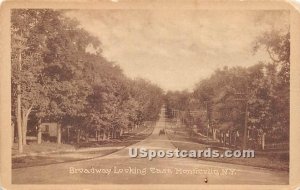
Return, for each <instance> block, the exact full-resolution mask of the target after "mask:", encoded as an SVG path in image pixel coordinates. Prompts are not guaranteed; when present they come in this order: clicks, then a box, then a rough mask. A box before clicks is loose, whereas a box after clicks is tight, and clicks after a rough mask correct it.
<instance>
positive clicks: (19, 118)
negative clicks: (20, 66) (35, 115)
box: [17, 55, 23, 153]
mask: <svg viewBox="0 0 300 190" xmlns="http://www.w3.org/2000/svg"><path fill="white" fill-rule="evenodd" d="M20 57H21V55H20ZM17 88H18V90H17V91H18V98H17V125H18V149H19V153H23V133H22V116H21V85H20V84H18V87H17Z"/></svg>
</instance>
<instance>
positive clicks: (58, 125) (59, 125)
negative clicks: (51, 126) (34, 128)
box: [56, 123, 61, 144]
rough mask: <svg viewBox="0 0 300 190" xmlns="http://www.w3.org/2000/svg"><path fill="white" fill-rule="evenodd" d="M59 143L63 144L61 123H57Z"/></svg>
mask: <svg viewBox="0 0 300 190" xmlns="http://www.w3.org/2000/svg"><path fill="white" fill-rule="evenodd" d="M56 140H57V144H61V124H60V123H58V124H57V139H56Z"/></svg>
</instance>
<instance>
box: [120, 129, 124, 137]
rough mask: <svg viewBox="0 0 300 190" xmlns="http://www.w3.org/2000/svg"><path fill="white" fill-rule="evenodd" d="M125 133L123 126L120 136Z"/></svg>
mask: <svg viewBox="0 0 300 190" xmlns="http://www.w3.org/2000/svg"><path fill="white" fill-rule="evenodd" d="M123 133H124V129H123V128H121V130H120V137H121V136H122V135H123Z"/></svg>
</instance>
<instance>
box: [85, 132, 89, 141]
mask: <svg viewBox="0 0 300 190" xmlns="http://www.w3.org/2000/svg"><path fill="white" fill-rule="evenodd" d="M85 142H89V133H88V132H85Z"/></svg>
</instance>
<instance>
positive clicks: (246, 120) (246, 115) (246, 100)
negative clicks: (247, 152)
mask: <svg viewBox="0 0 300 190" xmlns="http://www.w3.org/2000/svg"><path fill="white" fill-rule="evenodd" d="M236 94H237V95H245V98H242V99H235V100H236V101H243V102H245V121H244V134H243V142H242V149H243V150H244V149H246V147H247V138H248V117H249V113H248V94H249V90H248V87H247V89H246V93H236Z"/></svg>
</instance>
